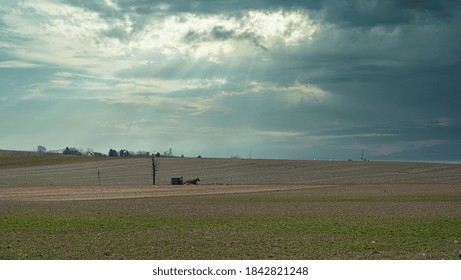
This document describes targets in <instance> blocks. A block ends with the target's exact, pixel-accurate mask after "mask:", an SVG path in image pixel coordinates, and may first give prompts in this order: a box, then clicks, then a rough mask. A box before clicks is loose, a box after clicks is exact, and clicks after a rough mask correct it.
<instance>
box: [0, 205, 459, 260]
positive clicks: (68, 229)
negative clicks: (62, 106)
mask: <svg viewBox="0 0 461 280" xmlns="http://www.w3.org/2000/svg"><path fill="white" fill-rule="evenodd" d="M215 199H216V198H212V199H211V200H210V202H206V199H202V201H201V202H199V203H198V204H197V201H196V200H197V198H196V197H191V201H187V199H185V198H181V199H180V200H178V201H175V199H172V198H169V199H168V201H163V202H162V201H161V200H160V199H147V200H144V201H142V203H141V204H142V205H143V206H142V207H145V206H147V205H154V204H161V208H162V209H163V210H160V211H158V212H157V211H155V208H156V207H154V206H153V207H152V208H153V210H154V212H152V213H150V214H148V213H143V212H141V211H139V209H140V208H141V207H140V208H139V209H137V210H131V211H128V213H127V214H126V215H123V214H121V212H122V211H120V212H114V213H112V214H111V212H110V211H109V212H99V213H95V215H88V214H87V212H85V211H88V210H84V209H82V208H83V207H86V206H85V205H88V204H87V203H83V204H81V205H78V203H77V204H74V205H72V206H71V207H70V209H69V211H66V210H65V209H63V207H64V205H63V204H57V205H52V207H53V209H48V207H50V206H45V205H43V204H41V205H39V207H38V206H37V208H41V210H38V211H37V209H35V210H34V211H29V212H28V211H27V210H26V209H25V208H24V209H18V208H17V206H15V207H16V209H18V213H17V214H12V215H2V216H1V217H0V228H1V229H2V230H1V233H0V239H1V243H0V258H1V259H455V258H457V254H456V253H457V249H458V247H459V246H460V244H459V242H460V240H459V238H460V237H461V236H460V233H461V217H440V216H433V217H430V216H429V217H423V216H419V217H415V216H413V217H398V216H392V215H384V216H380V215H377V214H376V213H373V214H371V215H367V214H366V213H364V214H363V215H358V214H351V213H345V214H336V213H332V214H322V215H317V214H312V215H310V214H309V213H305V212H304V211H303V212H301V213H299V214H296V215H293V214H289V215H284V214H280V215H272V214H268V213H259V214H255V213H248V215H245V214H239V215H231V214H229V213H227V214H226V213H221V214H219V215H212V214H211V213H210V214H202V215H190V214H187V213H183V214H181V213H180V211H178V214H174V208H176V207H177V208H180V207H182V206H184V205H185V204H187V203H194V207H202V208H205V209H208V210H210V211H211V210H212V209H213V207H214V206H216V202H215ZM235 201H236V200H235V198H234V199H230V200H229V201H226V200H225V198H223V197H222V198H220V202H219V203H231V204H235V203H236V202H235ZM255 201H258V202H251V201H247V202H238V203H237V204H238V205H232V206H230V207H231V208H232V207H249V206H251V205H249V204H252V203H258V204H261V203H263V205H264V207H270V206H271V205H273V204H267V203H265V202H264V201H263V198H262V197H259V198H255ZM95 203H97V202H95ZM112 203H115V204H110V205H111V206H108V207H107V208H105V209H108V208H109V209H110V208H111V207H117V204H118V203H117V202H112ZM123 203H124V206H123V207H127V205H126V203H127V202H123ZM131 203H132V204H131ZM135 203H136V200H132V201H131V202H130V203H129V204H130V205H134V204H135ZM219 203H218V204H219ZM285 203H290V202H289V199H288V198H285V200H284V202H277V203H275V204H277V205H278V206H277V205H275V206H274V207H284V206H285V205H284V204H285ZM291 203H298V204H299V201H297V200H296V199H294V201H293V202H291ZM303 203H309V204H314V206H315V204H316V203H321V205H330V207H333V205H334V204H337V205H336V206H337V207H339V208H341V207H342V206H343V205H342V204H344V203H349V202H337V201H332V203H333V204H331V203H328V204H325V201H323V202H302V203H301V204H303ZM375 203H382V202H375ZM108 205H109V204H108ZM263 205H261V206H263ZM28 206H30V205H26V207H28ZM376 206H379V205H376ZM100 207H104V205H101V206H96V205H93V210H92V211H95V209H100ZM128 207H130V206H128ZM165 208H168V209H167V211H166V212H165ZM231 208H229V211H230V209H231ZM101 209H102V208H101ZM46 210H49V211H48V212H47V211H46ZM53 212H54V213H53Z"/></svg>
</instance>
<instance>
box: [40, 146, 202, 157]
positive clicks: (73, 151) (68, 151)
mask: <svg viewBox="0 0 461 280" xmlns="http://www.w3.org/2000/svg"><path fill="white" fill-rule="evenodd" d="M35 150H36V152H38V153H43V154H63V155H71V156H82V155H86V156H109V157H150V156H155V157H179V156H175V155H174V154H173V149H172V148H169V149H168V150H166V151H164V152H163V153H160V152H153V153H152V154H151V153H150V152H146V151H137V152H133V151H129V150H127V149H121V150H118V151H117V150H116V149H109V153H108V154H107V155H105V154H103V153H99V152H95V151H94V150H93V149H91V148H88V149H86V150H84V149H82V148H80V149H77V148H75V147H69V146H67V147H66V148H65V149H60V150H49V151H47V149H46V147H45V146H42V145H38V146H37V148H36V149H35ZM180 157H181V158H183V157H184V155H181V156H180ZM199 157H201V156H199Z"/></svg>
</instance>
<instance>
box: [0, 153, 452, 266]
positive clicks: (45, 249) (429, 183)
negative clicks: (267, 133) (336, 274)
mask: <svg viewBox="0 0 461 280" xmlns="http://www.w3.org/2000/svg"><path fill="white" fill-rule="evenodd" d="M22 160H24V159H22ZM44 160H49V162H37V163H33V164H32V165H31V166H26V167H20V168H11V167H10V166H9V165H8V164H4V166H3V168H1V169H0V227H1V228H2V230H1V231H0V240H1V241H0V259H210V258H211V259H274V258H275V259H454V258H457V255H456V254H457V251H458V250H459V248H460V247H461V234H460V232H461V207H460V206H461V165H452V164H423V163H384V162H330V161H279V160H241V159H190V158H184V159H180V158H161V159H159V161H158V168H159V169H158V172H157V183H158V184H157V185H156V186H153V185H152V166H151V161H150V159H149V158H136V159H116V160H103V161H83V162H70V163H62V162H56V161H53V160H51V159H44ZM0 161H1V157H0ZM11 166H13V167H14V166H15V164H14V163H13V164H11ZM98 170H99V172H100V179H101V180H100V185H99V182H98V177H97V172H98ZM172 176H183V177H184V178H185V179H192V178H196V177H199V178H200V180H201V181H200V183H199V185H197V186H195V185H191V186H172V185H170V184H169V183H170V178H171V177H172Z"/></svg>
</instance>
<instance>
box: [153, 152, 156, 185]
mask: <svg viewBox="0 0 461 280" xmlns="http://www.w3.org/2000/svg"><path fill="white" fill-rule="evenodd" d="M155 171H157V160H156V159H155V154H154V155H152V185H154V186H155Z"/></svg>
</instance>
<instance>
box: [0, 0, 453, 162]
mask: <svg viewBox="0 0 461 280" xmlns="http://www.w3.org/2000/svg"><path fill="white" fill-rule="evenodd" d="M460 46H461V2H459V1H457V0H440V1H435V0H434V1H432V0H431V1H429V0H427V1H424V0H420V1H418V0H389V1H375V0H324V1H303V0H286V1H282V0H255V1H248V0H235V1H232V0H230V1H227V0H226V1H221V0H216V1H211V0H197V1H185V0H172V1H156V0H133V1H128V0H100V1H97V0H94V1H77V0H34V1H27V0H23V1H12V0H6V1H5V0H4V1H1V3H0V149H15V150H33V149H34V148H36V147H37V145H43V146H45V147H46V148H47V149H48V150H53V149H62V148H65V147H66V146H69V147H77V148H83V149H87V148H91V149H94V150H95V151H99V152H103V153H108V151H109V149H111V148H113V149H117V150H120V149H128V150H130V151H149V152H154V151H155V152H161V153H162V152H163V151H167V150H168V149H169V148H171V149H172V151H173V153H174V154H176V155H181V154H183V155H185V156H197V155H202V156H204V157H231V156H240V157H241V158H247V157H249V156H250V155H251V156H252V157H253V158H284V159H341V160H343V159H349V158H350V159H354V160H360V158H361V156H362V151H363V154H364V157H366V158H368V159H370V160H410V161H461V110H460V108H461V47H460Z"/></svg>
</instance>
